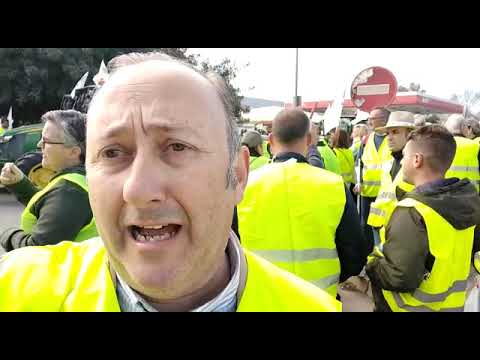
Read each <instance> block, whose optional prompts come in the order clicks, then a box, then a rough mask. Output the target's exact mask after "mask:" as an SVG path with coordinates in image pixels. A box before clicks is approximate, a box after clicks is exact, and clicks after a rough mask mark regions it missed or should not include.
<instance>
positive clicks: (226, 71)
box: [200, 58, 249, 122]
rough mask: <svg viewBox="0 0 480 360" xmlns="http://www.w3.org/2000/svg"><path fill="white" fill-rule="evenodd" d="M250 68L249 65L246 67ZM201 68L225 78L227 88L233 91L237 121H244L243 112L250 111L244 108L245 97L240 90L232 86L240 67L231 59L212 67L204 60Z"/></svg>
mask: <svg viewBox="0 0 480 360" xmlns="http://www.w3.org/2000/svg"><path fill="white" fill-rule="evenodd" d="M246 66H248V65H246ZM200 68H201V69H202V70H203V71H214V72H216V73H217V74H219V75H220V76H222V77H223V79H224V80H225V82H226V83H227V87H228V88H229V90H230V91H231V93H232V95H233V99H234V108H233V112H234V114H235V117H236V118H237V121H239V122H241V121H242V111H248V110H249V109H248V108H246V107H244V106H242V99H243V96H241V95H240V89H238V88H236V87H234V86H233V85H232V81H233V80H234V79H235V77H236V76H237V72H238V67H237V66H236V65H235V64H233V63H232V61H231V60H230V59H227V58H225V59H223V60H222V61H221V62H220V63H219V64H216V65H211V64H210V63H209V62H208V61H207V60H204V61H202V62H201V64H200Z"/></svg>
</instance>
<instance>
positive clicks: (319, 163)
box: [307, 144, 325, 169]
mask: <svg viewBox="0 0 480 360" xmlns="http://www.w3.org/2000/svg"><path fill="white" fill-rule="evenodd" d="M307 160H308V163H309V164H310V165H313V166H315V167H319V168H321V169H325V163H324V161H323V158H322V155H320V153H319V152H318V149H317V146H316V145H314V144H312V145H310V146H309V147H308V152H307Z"/></svg>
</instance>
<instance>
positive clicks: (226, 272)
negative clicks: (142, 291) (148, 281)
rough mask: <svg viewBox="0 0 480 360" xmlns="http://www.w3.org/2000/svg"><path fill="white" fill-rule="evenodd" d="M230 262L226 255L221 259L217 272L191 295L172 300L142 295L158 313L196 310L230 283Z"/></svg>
mask: <svg viewBox="0 0 480 360" xmlns="http://www.w3.org/2000/svg"><path fill="white" fill-rule="evenodd" d="M230 277H231V272H230V261H229V258H228V255H227V253H225V256H224V257H223V259H222V263H221V264H220V266H219V268H218V269H217V271H216V272H215V273H214V274H213V276H212V277H211V278H210V280H209V281H208V282H207V283H206V284H205V285H204V286H203V287H202V288H201V289H198V290H196V291H195V292H193V293H191V294H187V295H185V296H183V297H181V298H178V299H173V300H167V301H165V300H160V301H159V300H158V299H153V298H150V297H148V296H145V295H142V296H143V297H145V299H146V300H147V301H148V302H149V304H150V305H151V306H153V307H154V308H155V309H156V310H158V311H159V312H186V311H191V310H193V309H196V308H198V307H199V306H201V305H203V304H205V303H207V302H208V301H210V300H212V299H213V298H215V297H216V296H217V295H218V294H220V293H221V292H222V290H223V289H225V287H226V286H227V285H228V282H229V281H230Z"/></svg>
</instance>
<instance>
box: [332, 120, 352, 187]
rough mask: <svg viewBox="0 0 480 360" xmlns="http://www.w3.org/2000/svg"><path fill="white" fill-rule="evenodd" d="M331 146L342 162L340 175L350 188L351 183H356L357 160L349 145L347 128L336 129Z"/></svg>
mask: <svg viewBox="0 0 480 360" xmlns="http://www.w3.org/2000/svg"><path fill="white" fill-rule="evenodd" d="M330 146H331V148H332V149H333V151H334V152H335V155H336V156H337V159H338V162H339V164H340V175H341V176H342V178H343V182H344V183H345V184H346V185H347V188H349V189H350V185H351V184H354V183H355V177H356V176H355V160H354V158H353V152H352V150H351V149H350V148H349V147H348V134H347V132H346V131H345V130H343V129H340V128H339V127H338V128H336V129H335V132H334V133H333V135H332V136H331V138H330Z"/></svg>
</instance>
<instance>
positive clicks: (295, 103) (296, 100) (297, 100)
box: [293, 48, 302, 107]
mask: <svg viewBox="0 0 480 360" xmlns="http://www.w3.org/2000/svg"><path fill="white" fill-rule="evenodd" d="M301 105H302V97H301V96H298V48H296V49H295V97H294V98H293V106H295V107H297V106H301Z"/></svg>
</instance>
